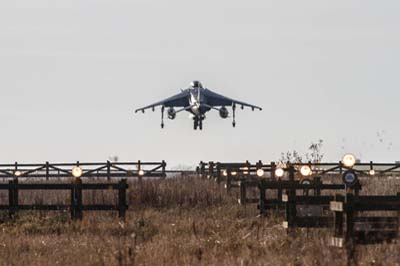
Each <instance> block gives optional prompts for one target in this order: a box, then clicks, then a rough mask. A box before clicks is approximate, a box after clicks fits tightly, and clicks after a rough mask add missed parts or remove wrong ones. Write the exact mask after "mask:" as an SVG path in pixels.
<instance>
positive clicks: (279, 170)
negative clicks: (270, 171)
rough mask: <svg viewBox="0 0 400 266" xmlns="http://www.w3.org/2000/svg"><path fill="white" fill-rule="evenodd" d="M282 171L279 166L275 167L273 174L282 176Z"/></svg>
mask: <svg viewBox="0 0 400 266" xmlns="http://www.w3.org/2000/svg"><path fill="white" fill-rule="evenodd" d="M284 173H285V171H284V170H283V169H282V168H280V167H278V168H276V169H275V176H277V177H282V176H283V174H284Z"/></svg>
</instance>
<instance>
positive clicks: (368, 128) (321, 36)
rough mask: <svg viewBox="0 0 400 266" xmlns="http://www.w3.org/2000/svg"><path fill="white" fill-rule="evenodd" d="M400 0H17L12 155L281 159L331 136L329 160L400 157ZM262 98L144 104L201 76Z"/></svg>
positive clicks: (6, 95) (10, 26)
mask: <svg viewBox="0 0 400 266" xmlns="http://www.w3.org/2000/svg"><path fill="white" fill-rule="evenodd" d="M399 14H400V2H399V1H398V0H393V1H390V0H387V1H376V0H371V1H368V0H359V1H350V0H335V1H324V0H315V1H310V0H303V1H297V0H294V1H265V0H262V1H232V0H229V1H228V0H223V1H211V0H204V1H187V0H186V1H184V0H182V1H177V0H169V1H149V0H140V1H134V0H126V1H121V0H109V1H104V0H92V1H88V0H68V1H67V0H65V1H56V0H46V1H45V0H35V1H32V0H25V1H19V0H9V1H7V0H5V1H1V3H0V99H1V104H0V121H1V127H0V136H1V138H0V162H2V163H3V162H4V163H8V162H14V161H19V162H43V161H46V160H48V161H51V162H56V161H58V162H59V161H76V160H80V161H104V160H106V159H107V158H108V157H109V156H111V155H118V156H119V157H120V160H124V161H132V160H139V159H141V160H162V159H165V160H166V161H167V162H168V163H169V164H170V166H174V165H177V164H185V165H195V164H197V163H198V162H199V161H200V160H206V161H208V160H220V161H231V160H234V161H243V160H246V159H249V160H253V161H254V160H259V159H261V160H263V161H272V160H276V159H278V158H279V157H280V153H281V152H285V151H287V150H293V149H295V150H299V151H300V152H305V151H306V149H307V147H308V145H309V144H310V143H311V142H312V141H316V140H318V139H323V140H324V152H325V154H326V160H327V161H338V160H340V158H341V156H342V155H343V154H344V153H345V152H349V151H350V152H353V153H355V154H356V155H357V156H358V157H359V158H361V159H362V160H364V161H369V160H374V161H389V162H394V161H395V160H400V117H399V114H400V86H399V85H400V80H399V79H400V75H399V69H400V52H399V51H400V27H399V25H400V16H399ZM194 79H198V80H200V81H202V83H203V85H204V86H205V87H208V88H209V89H211V90H214V91H216V92H218V93H221V94H224V95H226V96H229V97H232V98H235V99H238V100H242V101H246V102H249V103H253V104H256V105H260V106H262V107H263V111H262V112H257V111H255V112H252V111H250V110H244V111H241V110H240V109H239V111H238V113H237V127H236V128H234V129H233V128H232V126H231V120H230V119H227V120H222V119H220V118H219V115H218V113H217V112H212V113H208V115H207V119H206V121H205V123H204V130H203V131H202V132H199V131H193V122H192V121H191V120H189V118H188V113H181V114H179V115H178V117H177V118H176V119H175V120H174V121H171V120H168V121H166V127H165V129H164V130H161V129H160V112H159V110H157V112H154V113H152V112H147V113H146V114H144V115H143V114H136V115H135V114H133V110H134V109H136V108H138V107H142V106H144V105H147V104H150V103H153V102H155V101H158V100H161V99H163V98H165V97H168V96H171V95H173V94H175V93H177V92H178V91H179V90H180V89H184V88H187V86H188V85H189V83H190V81H191V80H194Z"/></svg>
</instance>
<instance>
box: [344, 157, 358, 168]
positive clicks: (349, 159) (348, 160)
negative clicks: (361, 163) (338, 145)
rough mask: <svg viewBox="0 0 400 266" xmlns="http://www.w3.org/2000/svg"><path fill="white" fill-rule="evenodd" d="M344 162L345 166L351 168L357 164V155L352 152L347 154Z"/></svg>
mask: <svg viewBox="0 0 400 266" xmlns="http://www.w3.org/2000/svg"><path fill="white" fill-rule="evenodd" d="M342 163H343V165H344V166H346V167H349V168H351V167H353V166H354V165H355V164H356V157H355V156H354V155H353V154H351V153H348V154H345V155H344V156H343V159H342Z"/></svg>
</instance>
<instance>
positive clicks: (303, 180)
mask: <svg viewBox="0 0 400 266" xmlns="http://www.w3.org/2000/svg"><path fill="white" fill-rule="evenodd" d="M300 184H301V185H311V180H310V179H308V178H304V179H302V180H301V181H300Z"/></svg>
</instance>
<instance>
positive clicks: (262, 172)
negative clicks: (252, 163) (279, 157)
mask: <svg viewBox="0 0 400 266" xmlns="http://www.w3.org/2000/svg"><path fill="white" fill-rule="evenodd" d="M263 175H264V170H263V169H257V176H258V177H262V176H263Z"/></svg>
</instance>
